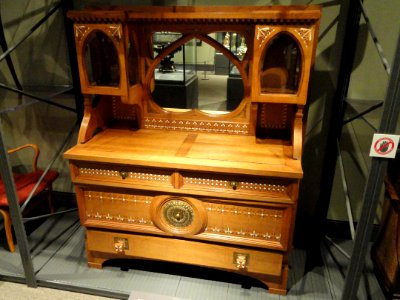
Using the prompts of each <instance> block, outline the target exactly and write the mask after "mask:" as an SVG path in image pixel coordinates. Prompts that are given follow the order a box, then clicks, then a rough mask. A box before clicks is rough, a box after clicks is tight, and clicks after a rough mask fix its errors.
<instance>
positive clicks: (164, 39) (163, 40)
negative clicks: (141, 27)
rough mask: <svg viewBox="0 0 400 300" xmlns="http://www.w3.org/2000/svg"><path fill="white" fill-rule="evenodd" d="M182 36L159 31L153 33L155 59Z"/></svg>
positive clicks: (176, 33) (177, 33)
mask: <svg viewBox="0 0 400 300" xmlns="http://www.w3.org/2000/svg"><path fill="white" fill-rule="evenodd" d="M181 36H182V34H181V33H179V32H171V31H158V32H154V33H153V50H154V53H153V55H154V57H157V55H158V54H160V53H161V52H162V51H163V50H164V48H165V47H167V46H168V45H169V44H171V43H173V42H175V41H176V40H178V39H179V38H180V37H181Z"/></svg>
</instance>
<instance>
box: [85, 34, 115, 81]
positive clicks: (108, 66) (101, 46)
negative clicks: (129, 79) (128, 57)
mask: <svg viewBox="0 0 400 300" xmlns="http://www.w3.org/2000/svg"><path fill="white" fill-rule="evenodd" d="M85 64H86V72H87V77H88V81H89V84H90V85H92V86H118V85H119V81H120V67H119V62H118V52H117V49H116V48H115V45H114V43H113V41H112V40H111V39H110V38H109V37H108V36H107V35H106V34H105V33H103V32H101V31H94V32H92V33H91V34H90V35H89V37H88V38H87V40H86V44H85Z"/></svg>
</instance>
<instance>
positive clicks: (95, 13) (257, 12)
mask: <svg viewBox="0 0 400 300" xmlns="http://www.w3.org/2000/svg"><path fill="white" fill-rule="evenodd" d="M320 16H321V7H320V6H318V5H307V6H301V5H293V6H102V7H100V8H99V7H88V8H87V9H84V10H80V11H70V12H68V17H69V18H71V19H73V20H75V21H80V22H85V21H89V22H93V21H96V20H97V21H111V22H113V21H114V22H115V21H134V20H142V21H150V22H152V21H154V20H157V19H160V20H161V19H162V20H163V22H165V21H166V20H170V21H172V20H179V19H185V20H200V21H209V20H213V19H216V20H219V21H224V20H225V21H227V22H232V23H236V22H238V20H240V19H241V20H243V21H247V22H254V21H258V22H259V21H264V20H269V21H273V20H285V21H286V22H290V20H292V21H293V20H309V21H312V20H314V21H317V20H319V18H320Z"/></svg>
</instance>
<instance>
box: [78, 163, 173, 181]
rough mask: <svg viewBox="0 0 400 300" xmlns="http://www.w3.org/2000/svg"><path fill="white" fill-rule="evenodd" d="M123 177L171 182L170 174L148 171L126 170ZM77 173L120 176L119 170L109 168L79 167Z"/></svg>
mask: <svg viewBox="0 0 400 300" xmlns="http://www.w3.org/2000/svg"><path fill="white" fill-rule="evenodd" d="M123 173H125V178H123V179H127V178H129V179H133V180H143V181H157V182H166V183H170V182H171V176H170V175H164V174H154V173H148V172H134V171H126V172H123ZM79 175H83V176H104V177H113V178H122V175H121V171H117V170H110V169H98V168H86V167H80V168H79Z"/></svg>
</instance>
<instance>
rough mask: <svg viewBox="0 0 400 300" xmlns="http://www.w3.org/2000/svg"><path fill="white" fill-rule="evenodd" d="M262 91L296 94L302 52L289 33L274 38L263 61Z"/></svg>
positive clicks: (261, 73) (261, 74)
mask: <svg viewBox="0 0 400 300" xmlns="http://www.w3.org/2000/svg"><path fill="white" fill-rule="evenodd" d="M261 66H262V68H261V72H260V85H261V93H286V94H295V93H296V92H297V89H298V87H299V81H300V74H301V52H300V49H299V46H298V45H297V43H296V42H295V41H294V39H293V38H292V37H291V36H289V35H288V34H281V35H279V36H278V37H276V38H274V39H273V40H272V41H271V42H270V44H269V46H268V49H267V50H266V51H265V54H264V61H263V62H262V63H261Z"/></svg>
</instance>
